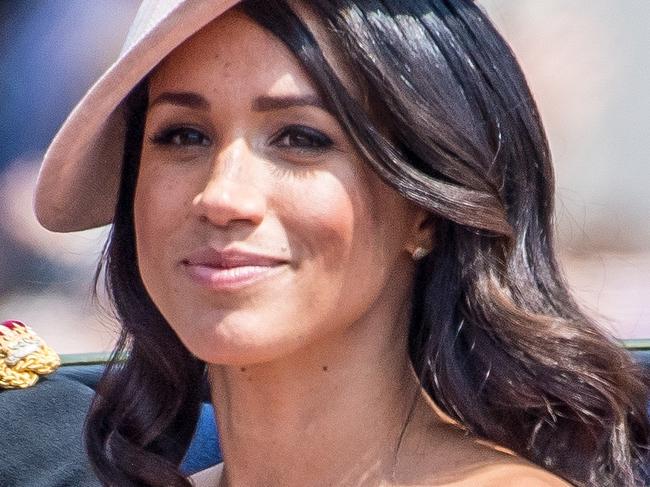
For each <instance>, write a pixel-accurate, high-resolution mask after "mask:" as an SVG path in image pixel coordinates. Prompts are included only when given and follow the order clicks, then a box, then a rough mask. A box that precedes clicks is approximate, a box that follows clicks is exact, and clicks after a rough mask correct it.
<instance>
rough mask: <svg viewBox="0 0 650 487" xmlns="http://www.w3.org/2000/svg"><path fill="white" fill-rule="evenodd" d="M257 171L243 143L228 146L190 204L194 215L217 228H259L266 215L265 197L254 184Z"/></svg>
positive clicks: (254, 161)
mask: <svg viewBox="0 0 650 487" xmlns="http://www.w3.org/2000/svg"><path fill="white" fill-rule="evenodd" d="M260 169H261V167H260V164H259V161H256V159H255V156H254V154H252V153H251V151H250V150H249V149H248V147H247V146H246V144H245V143H244V142H243V141H239V142H237V143H233V144H230V146H229V147H226V148H224V149H223V150H221V151H220V152H219V154H217V155H216V156H215V160H214V164H213V166H212V168H211V171H210V174H209V175H208V178H207V181H206V183H205V185H204V186H203V188H202V190H201V192H200V193H198V194H197V195H196V197H195V198H194V200H193V202H192V207H193V211H194V213H195V214H196V215H197V216H198V217H199V219H200V220H202V221H206V222H209V223H211V224H213V225H216V226H220V227H225V226H229V225H232V224H233V223H236V222H239V223H246V224H249V225H254V226H256V225H259V224H260V223H261V222H262V220H263V219H264V214H265V213H266V199H265V197H264V194H263V193H262V191H261V190H260V189H259V187H257V185H255V184H254V181H256V180H257V179H258V177H256V172H258V171H259V170H260ZM257 176H259V175H257Z"/></svg>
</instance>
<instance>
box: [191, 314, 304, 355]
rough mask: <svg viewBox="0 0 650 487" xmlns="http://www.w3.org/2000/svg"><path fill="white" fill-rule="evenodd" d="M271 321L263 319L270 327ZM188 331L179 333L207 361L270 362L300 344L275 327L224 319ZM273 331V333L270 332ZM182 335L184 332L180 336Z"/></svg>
mask: <svg viewBox="0 0 650 487" xmlns="http://www.w3.org/2000/svg"><path fill="white" fill-rule="evenodd" d="M269 325H270V323H268V322H267V323H266V327H269ZM191 331H192V333H191V334H189V335H186V334H182V333H179V336H180V338H181V341H182V342H183V343H184V344H185V346H186V347H187V349H188V350H189V351H190V352H191V353H192V354H193V355H194V356H196V357H197V358H199V359H200V360H202V361H203V362H205V363H207V364H215V365H226V366H228V365H230V366H245V365H252V364H259V363H262V362H271V361H273V360H276V359H279V358H281V357H282V356H284V355H287V354H290V353H292V352H294V351H295V350H296V349H297V348H299V347H300V343H297V340H296V338H295V336H287V335H285V336H283V335H282V334H280V335H279V334H278V333H277V332H278V331H279V330H278V328H277V327H276V328H275V329H272V328H269V329H267V330H266V331H267V333H264V331H265V330H264V329H263V328H262V326H255V325H254V324H253V323H252V322H251V321H248V322H247V324H246V325H244V324H241V323H239V324H237V323H232V320H228V319H226V320H224V321H222V322H219V323H218V325H216V326H215V325H214V324H213V323H209V324H206V325H205V326H201V327H194V329H193V330H191ZM273 331H275V333H273ZM183 335H185V336H183Z"/></svg>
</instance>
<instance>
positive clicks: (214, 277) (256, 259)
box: [181, 247, 288, 291]
mask: <svg viewBox="0 0 650 487" xmlns="http://www.w3.org/2000/svg"><path fill="white" fill-rule="evenodd" d="M287 263H288V261H287V260H284V259H280V258H277V257H272V256H268V255H263V254H258V253H254V252H247V251H242V250H238V249H224V250H216V249H213V248H209V247H205V248H201V249H198V250H196V251H195V252H192V253H191V254H190V255H189V256H188V257H186V258H185V259H183V260H182V261H181V265H182V267H183V268H184V269H185V271H186V273H187V274H188V276H189V277H190V279H191V280H192V281H194V282H195V283H196V284H198V285H200V286H201V287H205V288H207V289H209V290H211V291H232V290H238V289H241V288H244V287H247V286H250V285H252V284H254V283H257V282H259V281H261V280H263V279H267V278H269V277H271V276H273V275H276V274H277V273H279V272H281V271H282V270H284V269H285V268H286V264H287Z"/></svg>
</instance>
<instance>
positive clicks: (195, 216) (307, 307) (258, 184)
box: [135, 21, 426, 364]
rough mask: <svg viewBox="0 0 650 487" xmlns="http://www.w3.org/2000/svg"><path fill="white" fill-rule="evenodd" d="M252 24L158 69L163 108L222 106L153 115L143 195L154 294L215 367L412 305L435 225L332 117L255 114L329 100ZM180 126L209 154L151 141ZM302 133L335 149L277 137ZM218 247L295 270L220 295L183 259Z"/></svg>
mask: <svg viewBox="0 0 650 487" xmlns="http://www.w3.org/2000/svg"><path fill="white" fill-rule="evenodd" d="M249 24H250V28H248V29H243V30H242V29H241V27H240V26H238V24H237V23H236V22H232V23H230V24H228V22H227V21H225V22H222V24H221V29H220V30H219V31H218V32H216V31H215V32H211V31H210V29H206V30H204V31H202V32H201V33H199V34H198V35H196V36H195V37H194V38H192V39H191V40H190V41H188V42H187V43H185V44H184V45H183V46H181V48H179V49H177V50H176V51H174V52H173V53H172V54H171V55H170V56H169V57H168V58H167V59H166V60H165V61H164V62H163V63H162V65H160V66H159V67H158V68H157V69H156V70H155V72H154V73H153V76H152V78H151V82H150V100H154V99H155V98H156V97H157V96H158V95H159V94H160V93H162V92H170V91H171V92H177V91H183V92H193V93H198V94H200V95H201V96H202V97H204V98H205V99H206V100H207V101H208V102H209V103H210V109H209V110H208V111H200V110H195V109H189V108H186V107H179V106H174V105H171V104H162V105H156V106H155V107H153V108H152V109H151V110H150V111H149V113H148V114H147V119H146V127H145V144H144V147H143V151H142V160H141V168H140V174H139V180H138V185H137V191H136V197H135V226H136V234H137V254H138V262H139V266H140V270H141V274H142V277H143V281H144V283H145V286H146V288H147V290H148V292H149V293H150V294H151V296H152V298H153V300H154V302H155V303H156V304H157V305H158V307H159V308H160V310H161V312H162V313H163V315H164V316H165V317H166V318H167V320H168V321H169V323H170V325H171V326H172V327H173V328H174V330H175V331H176V333H177V334H178V335H179V337H180V338H181V340H182V341H183V342H184V343H185V345H186V346H187V347H188V348H189V349H190V350H191V351H192V352H193V353H195V354H196V355H197V356H198V357H200V358H202V359H203V360H205V361H207V362H211V363H223V364H227V363H242V364H243V363H255V362H260V361H267V360H272V359H273V358H275V357H278V356H280V355H282V354H286V353H289V352H291V351H294V350H296V349H298V348H300V347H302V346H305V345H306V344H308V343H311V342H313V341H314V340H317V339H318V338H319V337H321V336H323V335H324V334H326V333H330V332H331V331H332V330H336V329H342V328H345V327H347V326H350V325H351V324H353V323H357V322H359V321H363V320H364V317H365V316H367V315H368V314H369V311H370V310H371V309H372V307H373V306H374V303H376V302H381V301H385V300H386V299H388V297H389V295H390V299H395V293H402V294H403V296H399V298H400V299H401V300H404V299H406V297H407V295H406V292H407V290H408V288H409V280H410V278H411V274H410V270H412V269H411V267H412V266H411V263H410V258H409V257H410V256H409V255H408V253H407V252H406V249H407V247H409V246H413V243H412V241H413V240H414V238H415V236H414V232H412V231H411V229H412V228H414V226H417V222H418V219H420V220H421V219H424V218H425V216H426V215H425V212H424V211H422V210H419V209H417V208H416V207H415V206H414V205H412V204H411V203H409V202H407V201H406V200H405V199H403V198H402V197H401V196H400V195H398V194H397V193H396V192H395V191H394V190H393V189H391V188H389V187H388V186H386V185H385V184H384V183H383V182H381V181H380V180H379V178H378V177H377V176H376V175H375V174H374V173H373V172H372V171H371V170H370V169H369V168H368V166H367V165H366V164H365V163H364V161H362V160H361V158H360V156H359V154H358V153H357V152H356V151H355V149H354V148H353V147H352V145H351V144H350V142H349V141H348V140H347V138H346V136H345V134H344V133H343V130H342V129H341V127H340V126H339V124H338V123H337V121H336V120H335V119H334V118H333V117H332V116H331V115H330V114H328V113H326V112H325V111H323V110H321V109H319V108H316V107H300V108H291V109H287V110H277V111H271V112H255V111H253V110H252V109H251V106H252V103H253V100H254V99H255V98H256V97H259V96H262V95H271V96H284V95H303V94H310V93H315V91H316V90H315V88H314V86H313V85H312V83H311V81H310V80H309V79H308V77H307V76H306V74H305V73H304V71H303V69H302V68H301V67H300V65H299V64H298V62H297V61H296V60H295V59H294V58H293V57H292V56H291V55H290V53H289V51H288V50H287V49H286V48H285V47H284V46H283V45H282V44H281V43H280V42H279V41H278V40H276V39H275V38H274V37H272V36H271V35H270V34H269V33H267V32H265V31H263V30H262V29H261V28H259V27H257V26H255V25H254V24H252V22H249ZM215 36H216V38H218V39H219V42H215V41H214V40H215ZM242 53H245V55H242ZM217 80H218V81H217ZM241 80H246V81H245V82H242V81H241ZM169 124H176V125H188V126H192V127H193V128H196V129H197V130H199V131H200V132H201V133H203V134H205V135H206V136H207V137H208V138H209V139H210V144H209V146H206V147H196V146H190V147H175V148H171V149H170V148H168V147H167V148H164V147H160V146H157V145H156V144H154V143H152V142H151V141H150V139H151V137H152V136H154V135H155V134H156V133H157V132H158V131H160V130H161V129H163V128H164V127H166V126H167V125H169ZM289 124H300V125H306V126H309V127H311V128H314V129H316V130H318V131H320V132H323V133H324V134H326V135H327V136H328V137H329V138H330V139H331V140H332V141H333V146H332V147H331V148H329V149H327V150H324V151H322V152H320V153H318V154H310V153H304V152H300V151H298V150H296V149H295V148H278V147H277V146H275V145H274V144H273V142H272V136H273V134H274V132H277V131H278V130H281V129H282V127H284V126H287V125H289ZM210 244H212V245H215V246H216V247H221V248H223V247H228V246H233V245H234V246H239V245H241V246H244V247H245V248H247V249H249V250H252V251H254V252H258V253H263V254H266V255H271V256H274V257H281V258H286V259H288V260H289V265H288V266H286V269H285V271H284V272H282V273H281V274H279V275H277V276H275V277H273V278H272V279H269V280H268V281H266V282H262V283H259V284H256V285H255V286H252V287H250V288H248V289H244V290H242V291H240V292H235V293H221V294H220V293H215V292H211V291H207V290H205V289H201V288H200V287H198V286H197V285H196V284H195V283H193V282H191V281H190V280H189V279H188V277H187V275H186V274H185V273H184V271H183V268H182V266H180V265H179V262H180V261H181V260H182V259H183V258H185V257H186V256H187V255H188V253H189V252H191V251H193V250H195V249H197V248H199V247H202V246H205V245H210ZM405 269H406V270H407V271H408V272H405ZM387 283H391V286H388V287H387V286H386V284H387ZM386 318H388V319H390V317H384V319H386Z"/></svg>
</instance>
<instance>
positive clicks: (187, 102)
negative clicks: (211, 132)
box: [149, 91, 210, 111]
mask: <svg viewBox="0 0 650 487" xmlns="http://www.w3.org/2000/svg"><path fill="white" fill-rule="evenodd" d="M161 103H170V104H172V105H178V106H182V107H187V108H193V109H196V110H203V111H207V110H209V109H210V103H209V102H208V100H206V99H205V98H203V97H202V96H201V95H199V94H197V93H191V92H185V91H183V92H168V91H166V92H164V93H161V94H160V95H158V96H157V97H156V99H155V100H153V101H152V102H151V103H150V104H149V108H151V107H154V106H156V105H158V104H161Z"/></svg>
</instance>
